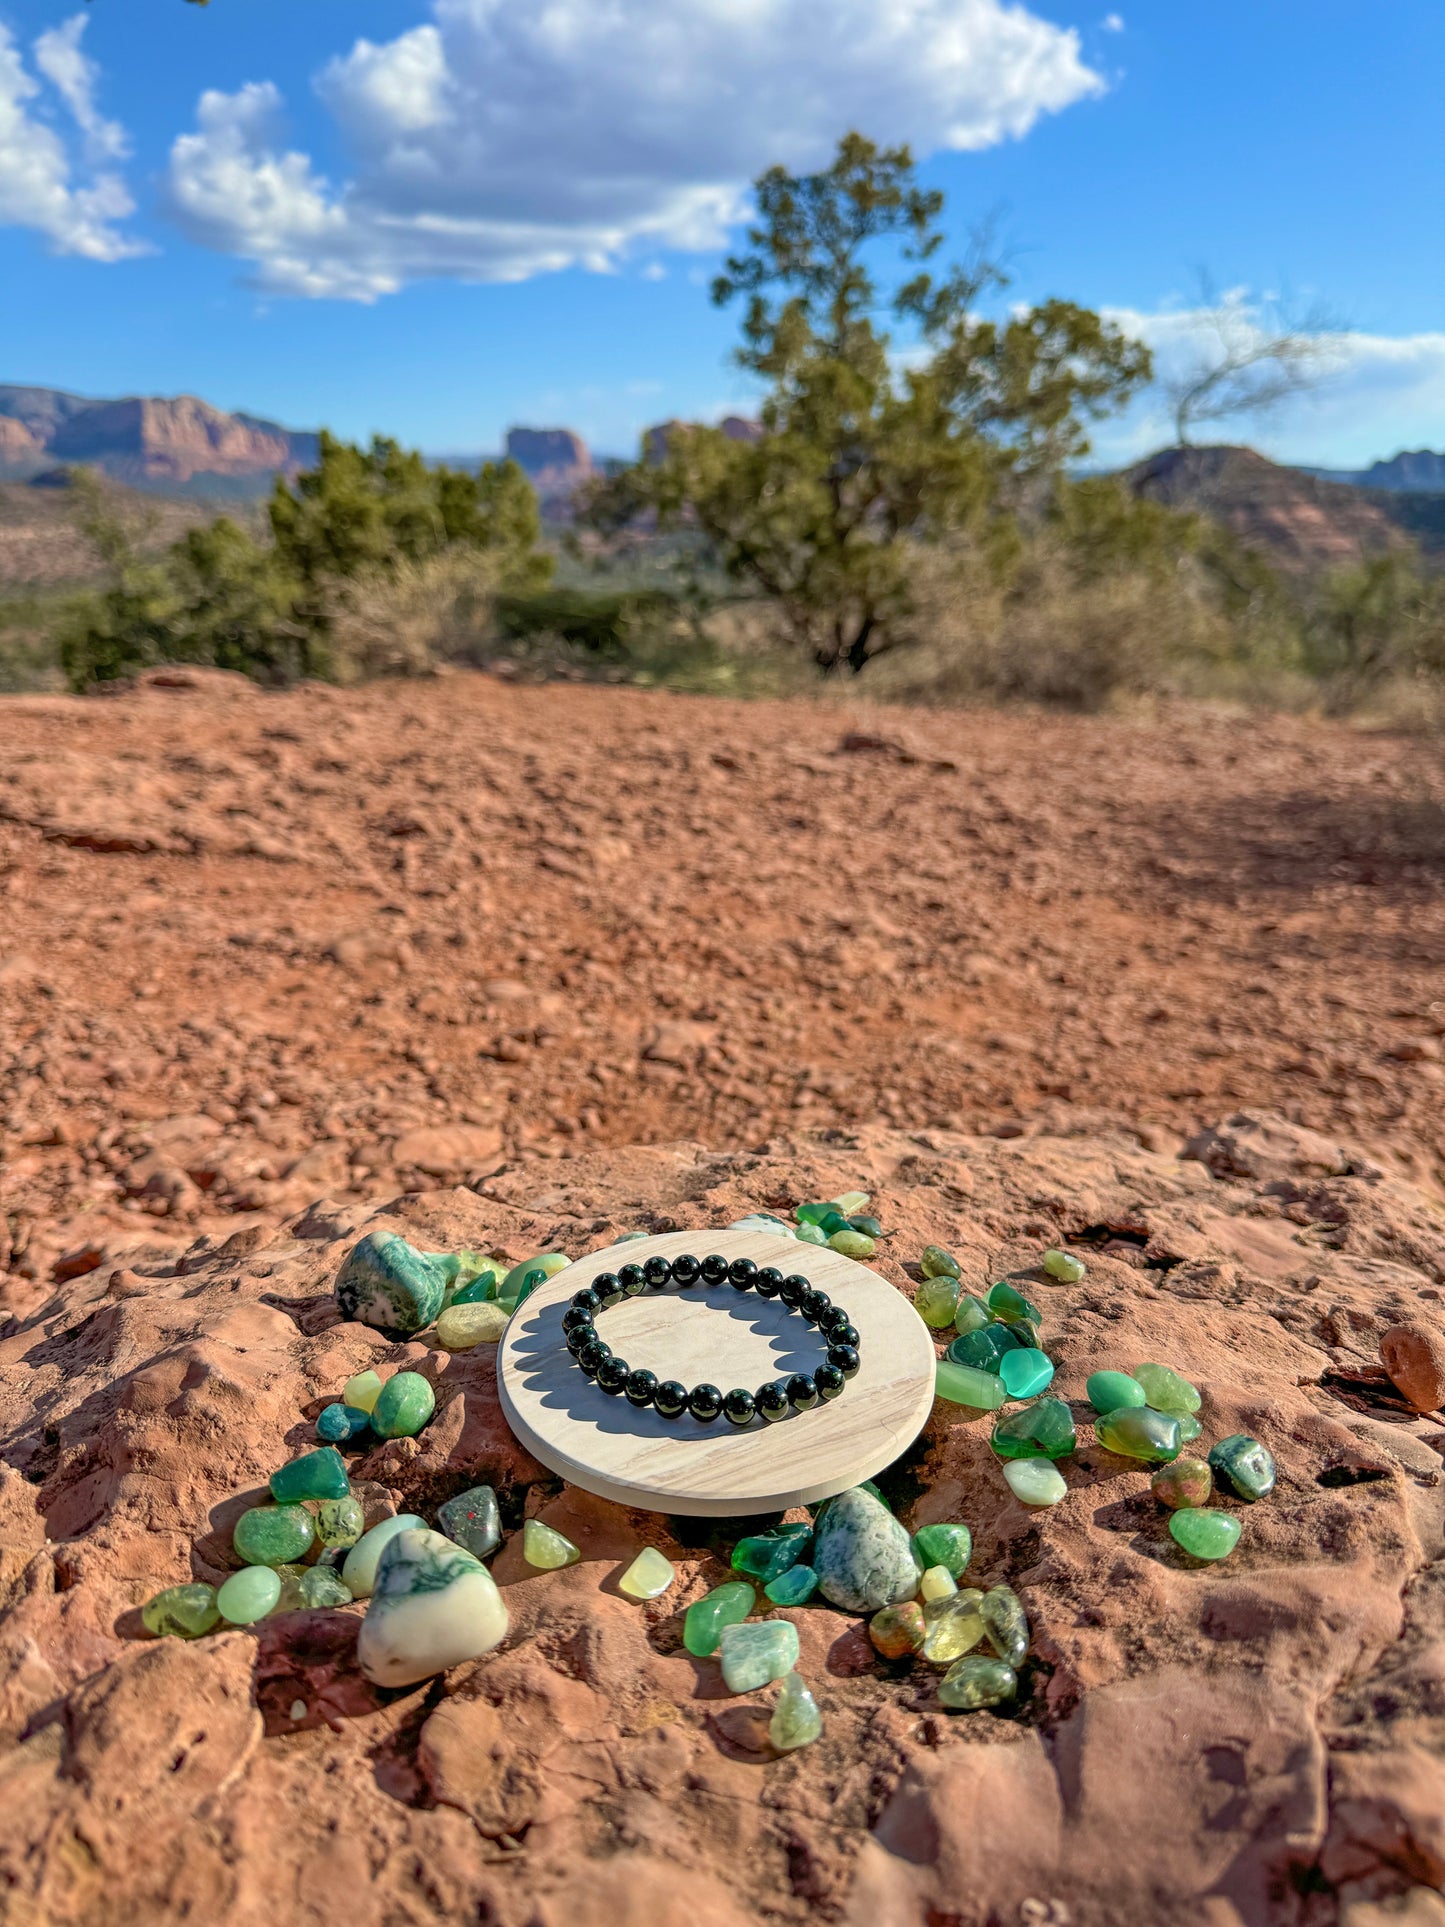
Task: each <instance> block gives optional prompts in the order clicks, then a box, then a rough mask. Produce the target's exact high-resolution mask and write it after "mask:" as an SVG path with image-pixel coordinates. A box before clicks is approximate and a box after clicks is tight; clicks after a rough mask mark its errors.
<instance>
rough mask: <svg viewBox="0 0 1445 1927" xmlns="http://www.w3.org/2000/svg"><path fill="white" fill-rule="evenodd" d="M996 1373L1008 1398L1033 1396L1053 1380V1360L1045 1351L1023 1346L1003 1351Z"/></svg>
mask: <svg viewBox="0 0 1445 1927" xmlns="http://www.w3.org/2000/svg"><path fill="white" fill-rule="evenodd" d="M998 1375H999V1377H1000V1378H1001V1379H1002V1380H1003V1388H1004V1390H1005V1391H1006V1392H1007V1393H1008V1395H1009V1397H1010V1398H1035V1397H1037V1395H1038V1394H1039V1393H1040V1392H1046V1391H1047V1390H1048V1389H1049V1387H1050V1385H1052V1384H1053V1382H1054V1361H1053V1360H1052V1359H1051V1358H1050V1357H1049V1356H1048V1354H1047V1353H1046V1352H1036V1351H1033V1350H1032V1349H1030V1348H1029V1347H1027V1346H1025V1347H1023V1348H1021V1349H1020V1350H1018V1351H1016V1352H1005V1353H1004V1355H1003V1357H1002V1358H1001V1359H1000V1360H999V1362H998Z"/></svg>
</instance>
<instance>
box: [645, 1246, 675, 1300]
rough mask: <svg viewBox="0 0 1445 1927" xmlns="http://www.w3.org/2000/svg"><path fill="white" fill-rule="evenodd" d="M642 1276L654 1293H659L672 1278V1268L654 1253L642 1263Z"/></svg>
mask: <svg viewBox="0 0 1445 1927" xmlns="http://www.w3.org/2000/svg"><path fill="white" fill-rule="evenodd" d="M642 1275H643V1277H644V1278H645V1279H646V1280H647V1282H648V1284H649V1285H650V1286H651V1287H652V1289H653V1290H654V1291H661V1290H662V1288H663V1286H664V1285H665V1284H666V1283H667V1281H668V1279H669V1278H670V1277H671V1276H672V1266H671V1265H670V1264H669V1263H668V1262H667V1260H666V1258H664V1257H662V1256H661V1254H660V1253H658V1252H654V1253H653V1255H652V1256H651V1257H650V1258H644V1259H643V1261H642Z"/></svg>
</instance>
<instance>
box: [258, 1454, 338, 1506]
mask: <svg viewBox="0 0 1445 1927" xmlns="http://www.w3.org/2000/svg"><path fill="white" fill-rule="evenodd" d="M350 1490H351V1484H350V1481H349V1480H348V1479H347V1476H346V1461H345V1459H343V1458H342V1456H341V1454H340V1453H339V1452H338V1451H337V1449H336V1447H335V1446H334V1445H323V1446H320V1447H319V1448H318V1449H317V1450H316V1451H315V1452H303V1453H302V1455H301V1457H300V1458H299V1459H292V1460H291V1462H290V1464H289V1465H283V1466H282V1467H281V1469H280V1471H279V1472H273V1473H272V1474H271V1497H272V1498H273V1499H274V1500H275V1501H276V1503H277V1504H278V1505H290V1504H291V1503H293V1502H294V1501H297V1500H300V1499H344V1498H345V1497H346V1495H347V1493H348V1492H350Z"/></svg>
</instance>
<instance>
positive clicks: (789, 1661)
mask: <svg viewBox="0 0 1445 1927" xmlns="http://www.w3.org/2000/svg"><path fill="white" fill-rule="evenodd" d="M718 1658H719V1659H720V1660H721V1661H722V1674H723V1680H724V1683H725V1684H726V1686H727V1689H728V1691H729V1692H730V1693H753V1692H756V1691H757V1689H758V1687H760V1686H766V1685H768V1684H769V1682H770V1681H772V1680H775V1679H781V1678H782V1677H783V1675H784V1673H789V1672H791V1671H792V1669H793V1668H794V1667H795V1666H796V1665H797V1663H798V1629H797V1627H796V1626H795V1625H794V1624H793V1622H792V1621H791V1620H790V1619H764V1620H755V1621H753V1622H752V1623H751V1624H748V1625H742V1626H724V1627H723V1629H722V1634H721V1637H720V1638H719V1640H718Z"/></svg>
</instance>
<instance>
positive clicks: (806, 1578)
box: [763, 1566, 818, 1606]
mask: <svg viewBox="0 0 1445 1927" xmlns="http://www.w3.org/2000/svg"><path fill="white" fill-rule="evenodd" d="M817 1590H818V1575H817V1573H816V1572H814V1570H813V1568H812V1567H811V1566H789V1567H788V1570H787V1571H786V1572H780V1573H779V1574H778V1576H777V1578H776V1579H770V1580H769V1581H768V1583H767V1585H766V1586H764V1587H763V1591H764V1592H765V1593H766V1594H767V1595H768V1597H769V1599H771V1600H772V1602H773V1604H774V1605H775V1606H802V1605H804V1604H806V1602H807V1601H808V1600H810V1599H811V1598H812V1597H813V1594H814V1593H815V1592H816V1591H817Z"/></svg>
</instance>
